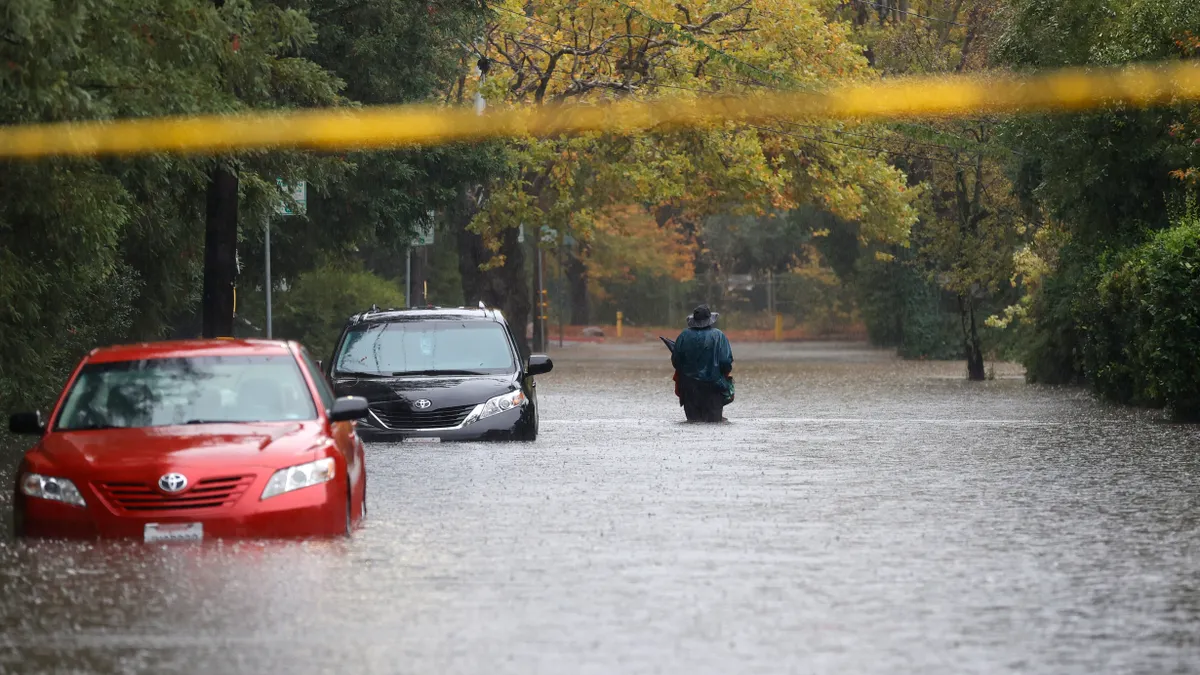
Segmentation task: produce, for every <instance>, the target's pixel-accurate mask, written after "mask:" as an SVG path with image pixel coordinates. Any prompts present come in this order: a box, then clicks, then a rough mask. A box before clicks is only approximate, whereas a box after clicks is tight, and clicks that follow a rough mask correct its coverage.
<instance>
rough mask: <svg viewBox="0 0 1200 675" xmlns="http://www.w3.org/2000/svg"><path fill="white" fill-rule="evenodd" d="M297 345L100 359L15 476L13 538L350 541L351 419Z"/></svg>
mask: <svg viewBox="0 0 1200 675" xmlns="http://www.w3.org/2000/svg"><path fill="white" fill-rule="evenodd" d="M366 414H367V401H366V399H362V398H357V397H344V398H337V399H335V398H334V396H333V392H332V391H331V390H330V388H329V385H328V383H327V382H326V381H325V379H324V378H323V377H322V376H321V371H320V369H319V368H318V367H317V364H316V362H314V361H313V360H312V358H311V357H310V356H309V355H308V354H307V353H306V352H305V350H304V348H303V347H301V346H300V345H298V344H295V343H290V342H280V341H267V340H197V341H183V342H160V343H151V344H139V345H127V346H120V347H109V348H105V349H97V350H94V351H93V352H92V353H91V354H89V355H88V356H87V357H85V358H84V359H83V361H82V363H80V364H79V366H78V367H77V368H76V369H75V372H74V374H72V376H71V378H70V380H69V381H68V382H67V386H66V388H65V389H64V390H63V393H62V395H61V396H60V397H59V400H58V403H57V404H56V405H55V407H54V411H53V412H52V413H51V415H50V420H49V424H44V423H43V421H42V417H41V414H40V413H18V414H16V415H13V416H12V418H11V419H10V420H9V429H10V430H11V431H12V432H14V433H25V434H36V435H39V436H41V440H39V441H38V443H37V445H35V446H34V447H33V448H32V449H31V450H29V451H28V452H26V453H25V457H24V458H23V460H22V461H21V466H20V469H19V471H18V473H17V486H16V499H15V501H14V517H15V524H16V532H17V534H18V536H26V537H64V538H93V537H123V538H130V537H133V538H138V539H143V540H145V541H151V542H152V541H180V540H200V539H205V538H210V537H213V538H227V537H270V538H276V537H284V538H287V537H314V536H330V535H344V534H349V533H350V532H351V530H352V529H353V528H354V526H355V525H356V524H357V523H358V522H359V521H360V519H361V518H362V517H363V516H364V515H365V514H366V488H367V478H366V470H365V467H364V458H363V444H362V441H360V440H359V438H358V435H357V433H355V420H358V419H361V418H362V417H364V416H365V415H366Z"/></svg>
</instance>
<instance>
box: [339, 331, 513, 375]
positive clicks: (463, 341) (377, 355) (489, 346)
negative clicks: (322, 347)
mask: <svg viewBox="0 0 1200 675" xmlns="http://www.w3.org/2000/svg"><path fill="white" fill-rule="evenodd" d="M515 363H516V362H515V360H514V355H513V350H512V343H511V342H510V341H509V338H508V332H507V331H506V330H505V328H504V326H502V325H500V324H498V323H494V322H491V321H396V322H390V323H373V324H363V325H360V326H354V327H352V328H350V330H349V331H347V333H346V337H345V339H344V340H342V344H341V347H340V348H339V349H338V353H337V356H336V358H335V360H334V365H335V367H336V369H337V373H338V374H339V375H354V374H359V375H406V374H421V375H437V374H448V375H493V374H502V373H510V372H512V371H513V369H514V368H515V366H514V364H515Z"/></svg>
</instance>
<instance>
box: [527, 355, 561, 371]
mask: <svg viewBox="0 0 1200 675" xmlns="http://www.w3.org/2000/svg"><path fill="white" fill-rule="evenodd" d="M552 370H554V362H553V361H551V360H550V357H549V356H546V355H545V354H534V355H532V356H530V357H529V368H528V369H526V371H525V372H527V373H528V374H530V375H545V374H546V373H548V372H550V371H552Z"/></svg>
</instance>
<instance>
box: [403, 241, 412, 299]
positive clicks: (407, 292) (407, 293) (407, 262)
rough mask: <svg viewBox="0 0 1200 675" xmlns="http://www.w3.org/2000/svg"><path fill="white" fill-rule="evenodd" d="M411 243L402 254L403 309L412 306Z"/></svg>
mask: <svg viewBox="0 0 1200 675" xmlns="http://www.w3.org/2000/svg"><path fill="white" fill-rule="evenodd" d="M412 247H413V245H412V243H411V242H410V243H409V245H408V252H407V253H405V254H404V307H405V309H407V308H409V307H412V306H413V304H412Z"/></svg>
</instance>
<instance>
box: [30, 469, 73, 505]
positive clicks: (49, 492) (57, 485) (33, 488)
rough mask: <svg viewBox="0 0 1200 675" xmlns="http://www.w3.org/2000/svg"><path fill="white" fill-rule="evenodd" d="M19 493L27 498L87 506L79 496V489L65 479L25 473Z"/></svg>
mask: <svg viewBox="0 0 1200 675" xmlns="http://www.w3.org/2000/svg"><path fill="white" fill-rule="evenodd" d="M21 492H22V493H24V494H25V495H26V496H28V497H37V498H38V499H49V500H50V501H54V502H62V503H64V504H70V505H71V506H87V502H85V501H83V495H81V494H79V488H77V487H75V484H74V483H72V482H71V481H69V480H67V479H66V478H55V477H53V476H43V475H41V474H38V473H27V474H25V476H24V477H22V478H21Z"/></svg>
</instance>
